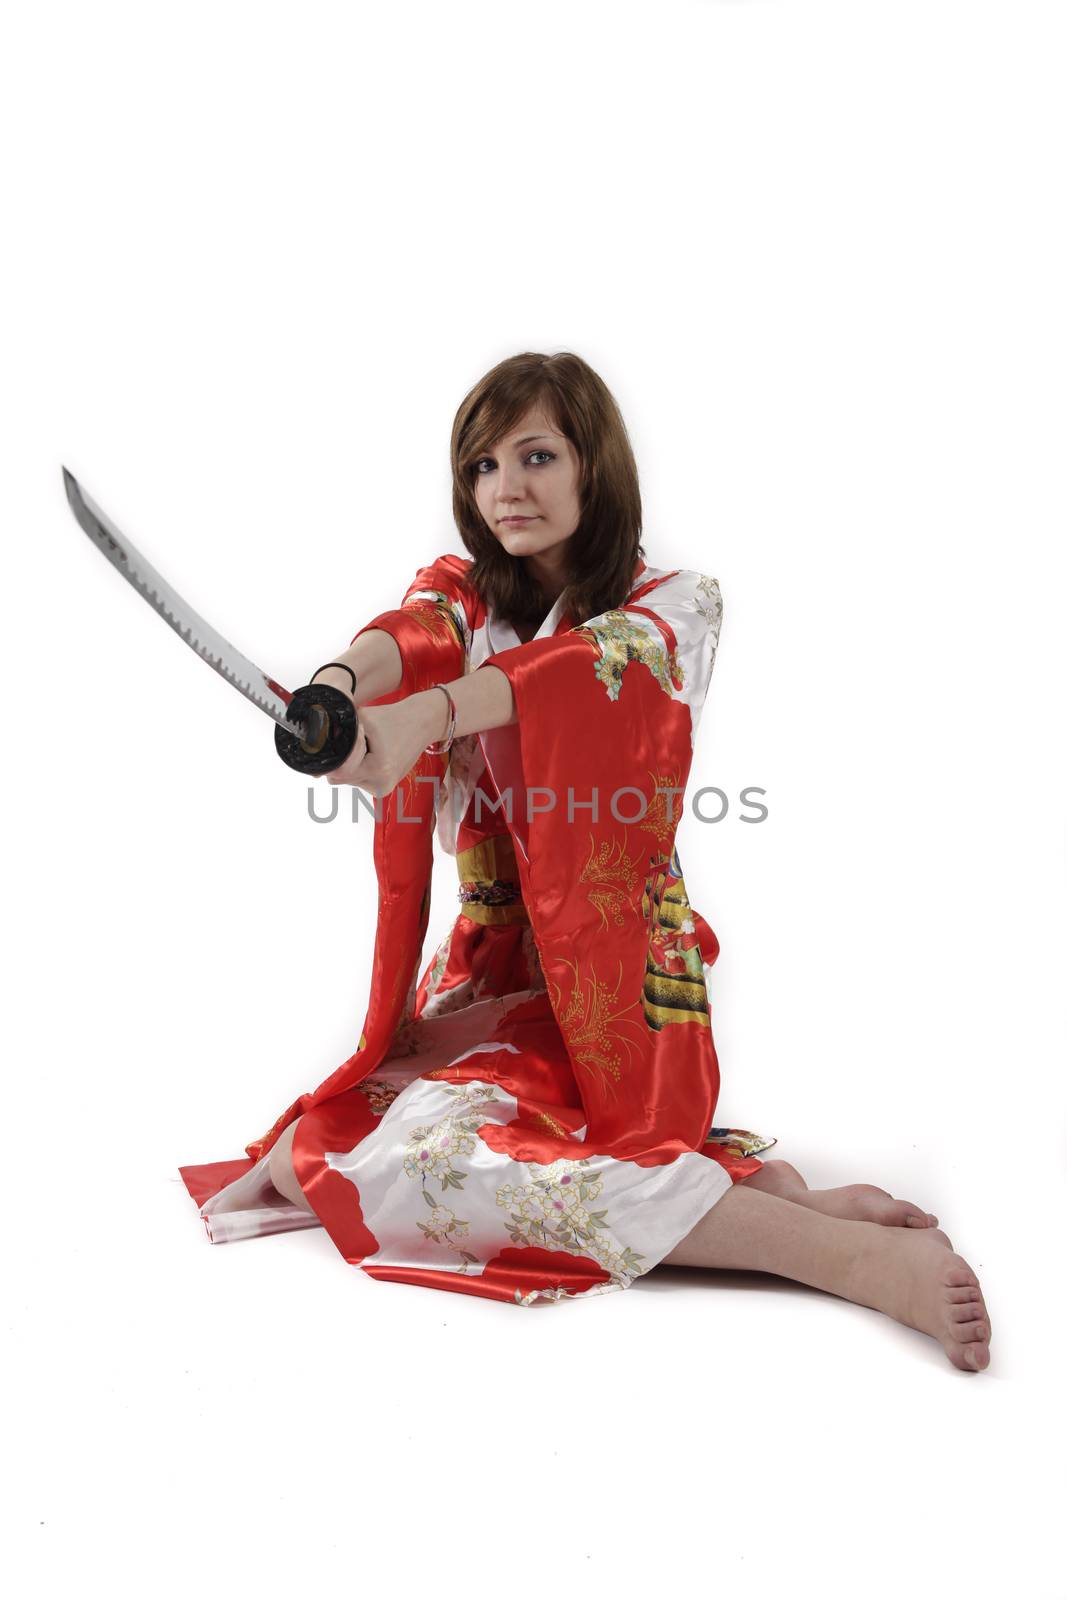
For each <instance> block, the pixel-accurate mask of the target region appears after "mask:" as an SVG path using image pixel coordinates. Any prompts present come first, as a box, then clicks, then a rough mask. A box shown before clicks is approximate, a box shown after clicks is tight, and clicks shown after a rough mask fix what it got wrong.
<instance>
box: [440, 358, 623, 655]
mask: <svg viewBox="0 0 1067 1600" xmlns="http://www.w3.org/2000/svg"><path fill="white" fill-rule="evenodd" d="M538 404H540V405H542V406H543V407H544V410H545V411H546V413H547V414H548V416H549V417H550V418H551V419H552V421H553V423H554V426H555V428H556V430H557V431H558V432H559V433H562V434H563V436H564V438H566V439H568V440H569V441H570V443H571V445H572V446H573V447H574V450H575V453H576V455H577V457H578V461H579V464H580V469H581V477H580V482H579V490H578V498H579V504H580V507H581V513H580V516H579V520H578V526H577V527H576V528H575V530H574V532H573V533H572V534H571V536H570V538H569V539H568V541H567V553H568V557H569V562H570V579H571V581H570V583H569V584H568V586H567V589H566V590H565V593H564V604H565V606H566V607H567V609H568V610H569V611H570V614H571V619H572V622H573V623H574V624H578V623H582V622H585V621H587V620H588V618H589V617H595V616H599V615H600V613H601V612H604V611H610V610H611V609H612V608H613V607H615V606H619V605H621V604H622V603H623V601H624V600H625V599H626V596H627V595H628V594H629V592H630V589H631V588H632V587H633V580H634V569H635V567H636V566H637V562H638V558H639V557H641V556H643V555H644V548H643V546H642V544H641V492H640V489H639V488H638V482H637V463H636V462H635V460H634V454H633V450H632V449H631V447H630V440H629V437H628V435H627V432H626V427H625V424H624V423H623V420H622V416H621V414H620V412H619V408H618V406H617V405H616V403H615V399H614V397H613V395H612V393H611V391H610V389H609V388H608V386H607V384H606V383H605V382H604V380H603V378H601V377H599V376H598V375H597V373H595V372H594V371H593V369H592V367H590V366H589V365H588V364H587V363H586V362H585V361H583V360H582V358H581V357H580V356H576V355H572V354H571V353H570V352H569V351H567V350H564V351H560V352H559V353H558V354H556V355H539V354H537V353H536V352H534V351H531V350H527V351H524V352H523V354H521V355H517V356H509V357H508V358H507V360H506V361H501V362H498V364H497V365H496V366H495V367H493V368H492V369H491V371H489V372H487V373H486V375H485V377H484V378H482V379H481V380H480V381H479V382H478V383H476V384H475V386H474V388H473V389H471V391H470V392H469V394H467V395H466V396H465V397H464V399H463V401H462V403H461V404H460V407H459V410H458V411H457V412H456V420H455V422H454V423H453V425H452V510H453V514H454V516H455V519H456V527H457V528H458V530H459V535H460V538H461V539H462V540H463V543H464V545H465V546H466V548H467V550H468V551H469V552H470V554H471V556H472V557H473V561H472V563H471V566H470V569H469V571H468V574H467V576H468V580H469V581H470V582H471V583H472V584H473V586H474V587H475V588H476V589H477V590H478V592H479V594H481V596H482V598H483V599H484V600H485V601H486V604H487V605H489V606H491V607H492V609H493V611H494V612H495V614H496V615H498V616H500V617H501V618H502V619H503V620H504V621H506V622H511V623H519V622H540V621H541V620H542V619H543V618H544V616H545V615H546V613H547V612H548V611H549V610H550V601H549V600H548V598H547V596H546V595H545V594H544V593H543V591H542V589H541V586H540V584H539V583H538V582H537V581H536V579H535V578H534V577H533V575H532V573H529V572H528V571H527V569H526V566H525V563H524V561H523V560H522V558H521V557H519V556H513V555H510V554H509V553H508V551H507V550H505V549H504V547H503V545H502V544H501V543H500V542H499V540H498V539H497V538H496V537H495V535H494V534H493V532H492V530H491V529H490V528H489V527H488V526H487V524H486V522H485V519H484V517H483V516H482V514H481V512H480V511H479V510H478V505H477V502H476V500H475V497H474V467H475V464H476V463H477V462H478V461H479V460H480V458H481V457H482V456H483V455H484V454H485V453H486V451H487V450H489V448H490V447H491V446H492V445H494V444H495V443H496V442H497V440H498V439H500V438H502V436H503V435H504V434H506V433H507V432H508V431H509V430H510V429H511V428H513V427H515V425H516V423H518V422H519V420H520V418H521V417H523V416H524V415H525V413H526V412H527V411H528V410H529V409H530V408H531V407H532V406H535V405H538Z"/></svg>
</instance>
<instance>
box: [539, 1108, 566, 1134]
mask: <svg viewBox="0 0 1067 1600" xmlns="http://www.w3.org/2000/svg"><path fill="white" fill-rule="evenodd" d="M530 1121H531V1123H533V1125H534V1126H535V1127H538V1128H544V1129H545V1131H546V1133H551V1134H554V1135H555V1137H556V1138H557V1139H569V1138H570V1134H569V1132H568V1131H567V1129H566V1128H565V1127H564V1126H563V1124H562V1122H559V1121H557V1119H556V1118H555V1117H550V1116H549V1114H548V1112H547V1111H538V1112H535V1114H534V1115H533V1116H532V1117H531V1118H530Z"/></svg>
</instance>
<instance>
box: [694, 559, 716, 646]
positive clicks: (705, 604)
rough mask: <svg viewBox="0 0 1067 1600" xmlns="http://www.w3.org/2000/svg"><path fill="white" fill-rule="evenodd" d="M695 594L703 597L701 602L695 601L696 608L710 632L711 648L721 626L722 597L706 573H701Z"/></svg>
mask: <svg viewBox="0 0 1067 1600" xmlns="http://www.w3.org/2000/svg"><path fill="white" fill-rule="evenodd" d="M696 592H697V594H698V595H700V596H703V599H702V600H701V599H698V600H697V602H696V608H697V610H698V611H699V613H700V615H701V616H702V617H703V618H704V621H705V622H706V623H707V624H708V627H709V628H710V630H711V633H712V644H713V646H714V645H717V644H718V642H719V629H720V627H721V625H722V595H721V593H720V592H719V585H718V582H717V581H716V579H714V578H709V577H708V575H707V573H701V575H700V582H699V583H698V584H697V586H696Z"/></svg>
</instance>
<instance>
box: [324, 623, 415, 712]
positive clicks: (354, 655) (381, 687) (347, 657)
mask: <svg viewBox="0 0 1067 1600" xmlns="http://www.w3.org/2000/svg"><path fill="white" fill-rule="evenodd" d="M330 660H331V661H343V662H344V663H345V665H346V666H349V667H351V668H352V671H353V672H354V673H355V675H356V688H355V693H353V692H352V679H351V678H350V677H349V676H348V673H347V672H340V671H338V669H337V668H336V667H334V666H330V667H324V668H323V670H322V671H321V672H319V673H316V675H315V682H316V683H330V684H333V685H334V687H335V688H337V689H341V690H343V691H344V693H345V694H347V695H348V697H349V699H350V700H351V701H353V703H354V704H355V705H357V706H361V705H365V704H366V702H367V701H368V700H377V699H378V697H379V695H383V694H392V693H393V690H394V689H399V687H400V679H401V677H402V676H403V671H404V663H403V660H402V658H401V655H400V646H399V645H398V644H397V642H396V640H395V639H394V638H393V636H392V634H391V633H386V632H385V630H384V628H368V630H367V631H366V632H365V633H361V634H360V635H359V636H358V638H357V639H356V640H355V641H354V642H353V643H352V644H350V645H349V647H348V649H347V650H345V651H344V652H343V653H342V654H341V655H337V656H331V657H330ZM435 698H436V699H438V700H440V701H441V702H442V703H443V702H444V698H445V697H444V695H443V694H439V695H437V696H436V697H435ZM446 709H447V708H446Z"/></svg>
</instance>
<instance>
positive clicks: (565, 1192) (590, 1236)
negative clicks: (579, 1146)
mask: <svg viewBox="0 0 1067 1600" xmlns="http://www.w3.org/2000/svg"><path fill="white" fill-rule="evenodd" d="M590 1166H591V1163H590V1162H589V1161H588V1160H585V1161H567V1160H565V1159H563V1160H559V1161H553V1162H552V1163H551V1164H549V1165H546V1166H536V1167H535V1166H533V1165H532V1164H531V1165H530V1167H529V1170H530V1172H531V1173H532V1174H535V1175H534V1176H533V1177H532V1178H531V1181H530V1182H529V1183H520V1184H511V1183H505V1184H502V1185H501V1187H500V1188H499V1189H498V1190H497V1192H496V1203H497V1205H498V1206H503V1207H504V1209H505V1210H506V1211H507V1213H508V1217H507V1230H508V1234H509V1236H510V1238H511V1242H512V1244H526V1245H539V1246H540V1248H541V1249H542V1250H566V1251H568V1252H570V1253H572V1254H574V1253H577V1254H579V1255H583V1256H587V1257H589V1259H590V1260H592V1261H595V1262H597V1264H598V1265H599V1266H601V1267H603V1268H604V1270H605V1271H606V1272H608V1273H609V1274H610V1275H611V1277H612V1279H613V1280H614V1281H615V1282H616V1283H620V1284H626V1283H628V1282H629V1281H630V1279H631V1278H633V1277H635V1276H637V1275H638V1274H640V1273H641V1272H643V1271H644V1268H643V1267H642V1266H641V1262H642V1261H643V1260H644V1256H643V1255H641V1254H640V1253H639V1252H638V1251H635V1250H631V1249H630V1247H629V1245H625V1246H623V1248H622V1249H621V1250H619V1249H617V1248H616V1247H615V1243H614V1241H613V1240H612V1238H611V1235H610V1234H609V1233H608V1232H607V1231H606V1226H605V1225H606V1223H607V1216H608V1213H607V1211H606V1210H604V1211H591V1210H590V1209H589V1201H591V1200H595V1199H596V1198H597V1197H598V1196H599V1194H600V1192H601V1190H602V1189H603V1187H604V1179H603V1177H602V1176H600V1175H598V1174H595V1173H593V1172H592V1171H590V1170H589V1169H590ZM519 1298H520V1297H519V1293H518V1290H516V1299H519Z"/></svg>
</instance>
